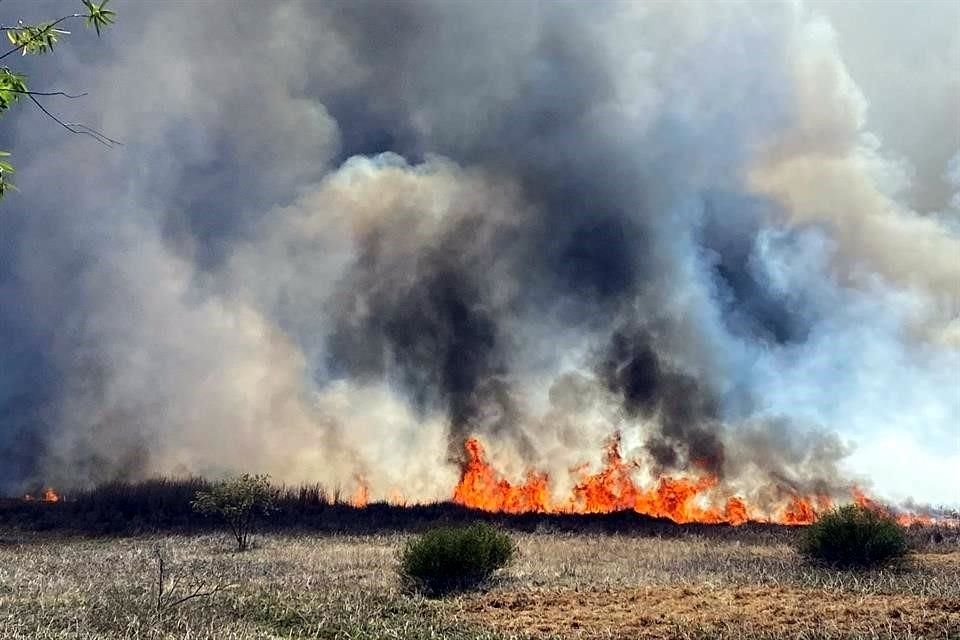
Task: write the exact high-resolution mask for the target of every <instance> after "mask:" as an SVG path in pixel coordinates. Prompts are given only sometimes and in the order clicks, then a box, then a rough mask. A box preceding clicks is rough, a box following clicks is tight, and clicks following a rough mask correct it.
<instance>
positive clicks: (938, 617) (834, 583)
mask: <svg viewBox="0 0 960 640" xmlns="http://www.w3.org/2000/svg"><path fill="white" fill-rule="evenodd" d="M515 538H516V540H517V542H518V545H519V554H518V557H517V560H516V561H515V562H514V563H513V564H512V565H511V566H510V567H509V568H508V569H507V570H505V571H504V572H502V573H501V574H500V575H499V577H498V578H497V579H496V580H495V581H494V583H493V585H492V586H491V587H490V588H488V589H487V590H486V591H484V592H478V593H468V594H463V595H459V596H457V597H453V598H448V599H444V600H439V601H431V600H426V599H423V598H421V597H419V596H417V595H415V594H412V593H408V592H407V591H405V590H404V588H403V585H402V584H401V583H400V581H399V580H398V579H397V577H396V574H395V569H396V566H397V558H398V551H399V550H400V549H401V548H402V546H403V544H404V542H405V541H406V540H407V539H408V537H407V536H406V535H404V534H395V535H375V536H374V535H371V536H362V537H357V536H330V535H325V536H320V535H316V534H308V533H305V534H303V535H294V534H289V533H286V534H282V535H281V534H267V535H262V536H259V537H257V539H256V546H255V548H254V549H253V550H251V551H249V552H246V553H233V552H231V551H230V543H229V541H227V540H225V539H224V537H223V536H214V535H199V536H157V537H136V538H121V539H82V538H58V537H56V536H53V535H50V534H25V533H18V532H6V533H3V532H0V638H4V639H6V638H23V639H27V638H30V639H37V640H45V639H46V640H53V639H57V640H66V639H68V638H71V639H72V638H76V639H80V638H84V639H86V638H91V639H92V638H104V639H106V638H111V639H113V638H177V639H188V638H189V639H197V638H218V639H219V638H224V639H231V638H233V639H237V640H252V639H253V638H345V639H346V638H410V639H420V638H462V639H481V638H490V639H493V638H657V639H661V638H744V639H745V638H755V637H758V638H798V639H799V638H803V639H815V638H816V639H822V638H838V639H839V638H850V639H866V638H908V639H909V638H951V637H960V550H957V549H956V548H955V547H950V548H943V547H942V545H941V546H940V547H938V548H937V549H932V548H931V549H921V550H920V552H919V553H917V554H914V556H913V558H912V559H911V560H910V562H909V563H908V564H906V565H901V566H898V567H894V568H890V569H882V570H876V571H867V572H838V571H835V570H832V569H829V568H826V567H820V566H816V565H812V564H809V563H807V562H805V561H804V560H803V559H802V558H801V557H800V556H799V555H798V554H797V553H796V551H794V549H793V548H792V547H791V546H790V545H789V544H788V543H787V542H785V541H783V540H777V539H776V538H774V539H771V540H753V541H738V540H737V539H736V538H735V537H734V538H732V539H730V538H727V537H725V538H723V539H706V538H700V537H680V538H672V539H660V538H649V537H639V536H637V537H634V536H609V535H603V534H578V535H570V534H555V533H549V532H544V533H524V534H515ZM156 549H159V550H160V553H161V554H162V556H163V557H164V559H165V570H166V573H167V578H166V580H165V592H166V595H165V596H164V599H163V603H164V605H163V606H161V611H160V612H159V613H158V607H157V579H158V575H157V567H158V562H157V557H156ZM934 551H936V553H934ZM174 581H178V582H179V584H178V585H177V587H176V589H175V590H173V591H172V592H171V591H170V589H171V586H172V583H173V582H174ZM197 587H199V588H200V592H201V593H204V592H206V591H211V590H216V591H217V592H216V593H214V594H213V595H210V596H198V597H196V598H193V599H190V600H187V601H185V602H183V603H182V604H180V605H176V606H172V605H171V604H170V603H172V602H175V601H176V600H177V599H178V598H180V597H183V596H185V595H190V594H191V593H193V590H194V589H196V588H197Z"/></svg>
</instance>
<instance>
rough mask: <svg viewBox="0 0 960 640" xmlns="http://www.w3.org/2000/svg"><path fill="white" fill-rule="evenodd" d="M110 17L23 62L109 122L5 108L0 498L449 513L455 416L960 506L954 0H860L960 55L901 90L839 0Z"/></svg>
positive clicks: (708, 467) (51, 7)
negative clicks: (222, 487) (236, 481)
mask: <svg viewBox="0 0 960 640" xmlns="http://www.w3.org/2000/svg"><path fill="white" fill-rule="evenodd" d="M117 4H118V6H117V7H116V9H117V11H118V13H119V16H120V23H119V24H118V25H117V27H116V29H111V30H110V31H109V32H108V34H107V35H106V36H105V38H104V39H103V40H101V41H99V42H98V41H95V39H92V38H87V37H85V36H84V35H83V34H81V33H79V32H78V33H76V34H74V35H72V36H71V38H72V39H73V40H72V41H71V43H70V44H69V45H68V46H64V47H62V49H58V52H57V56H55V57H54V58H49V59H42V60H39V59H37V60H32V61H28V62H27V63H26V64H28V65H30V66H29V68H28V71H29V72H30V74H31V78H32V80H33V84H34V86H36V87H38V88H41V87H43V88H66V89H71V90H74V89H81V88H82V89H83V90H86V91H88V92H89V96H88V97H87V98H85V99H84V100H83V101H71V102H67V103H64V104H59V103H57V105H56V106H57V108H58V109H59V110H63V111H67V110H70V112H71V119H75V120H81V119H82V120H83V121H84V122H87V123H89V124H91V125H93V126H96V127H97V128H100V129H102V130H104V131H106V132H107V133H109V134H110V135H111V136H112V137H115V138H118V139H120V140H122V141H123V143H124V145H123V146H122V147H118V148H116V149H112V150H106V149H101V148H99V147H98V146H96V145H95V144H93V143H91V142H90V141H89V140H87V139H83V138H80V137H64V136H63V135H61V131H58V130H56V129H55V128H54V127H52V126H51V125H50V123H48V122H44V120H43V119H42V117H41V116H40V115H38V114H36V113H32V112H30V111H29V110H27V109H21V110H20V111H19V112H17V113H16V114H11V115H9V116H7V117H6V118H7V119H6V120H5V121H6V123H7V125H6V126H8V127H9V129H8V130H7V131H6V132H4V134H3V135H4V140H3V144H6V145H8V146H9V147H11V148H12V149H13V150H14V151H15V153H16V156H17V160H18V169H19V170H18V178H19V179H18V186H19V187H20V189H21V191H20V192H19V193H16V194H13V195H10V196H7V197H6V198H5V199H4V201H3V203H2V208H0V224H2V228H3V233H2V234H0V296H2V300H3V301H4V302H3V304H2V305H0V344H2V350H0V461H3V464H0V491H4V492H18V491H22V490H23V489H24V488H25V487H29V486H34V485H35V484H36V483H48V484H52V485H54V486H58V487H61V486H62V487H65V488H66V487H74V486H83V485H86V484H90V483H94V482H98V481H102V480H106V479H111V478H137V477H144V476H148V475H151V474H158V473H197V474H212V475H216V474H222V473H230V472H239V471H257V472H268V473H271V474H272V475H273V476H274V477H275V478H276V479H278V480H282V481H291V482H295V481H319V482H323V483H326V484H328V485H330V486H339V487H342V488H344V489H345V490H350V488H352V487H353V486H354V485H355V484H357V483H358V482H362V483H364V484H365V485H366V486H368V487H369V489H370V494H371V497H372V498H374V499H378V498H387V497H390V496H392V495H395V494H396V493H402V494H403V495H404V496H405V497H406V498H407V499H412V500H433V499H446V498H449V497H450V495H451V491H452V488H453V486H454V485H455V483H456V481H457V477H458V473H459V471H458V469H459V467H458V464H459V462H460V456H461V452H462V444H463V441H464V439H465V438H467V437H469V436H473V435H476V436H479V437H481V438H482V439H483V441H484V442H485V443H486V444H487V448H488V452H489V455H490V457H491V459H492V460H494V461H495V463H496V464H497V466H498V468H501V469H503V470H504V472H505V473H506V474H507V475H508V476H511V477H521V476H522V475H523V474H524V473H525V472H526V470H528V469H530V468H538V469H542V470H544V471H548V472H550V473H551V482H553V483H554V485H555V486H554V487H553V488H554V489H556V490H557V491H562V490H563V489H564V487H563V483H564V482H569V480H568V477H569V470H570V469H571V468H574V467H577V466H578V465H582V464H584V463H586V464H588V465H594V466H595V465H597V464H599V462H600V456H601V455H602V449H603V443H604V442H605V441H607V440H608V439H609V438H610V437H611V435H612V434H614V433H619V434H620V435H621V437H622V447H623V451H624V455H625V456H627V457H629V458H630V459H632V460H636V461H637V470H638V473H642V474H646V475H647V476H648V477H649V478H655V477H656V476H657V475H660V474H671V473H711V474H714V475H716V476H717V477H718V478H719V480H720V482H721V484H722V486H723V487H724V488H727V489H729V490H730V491H732V492H736V493H737V494H738V495H742V496H745V497H747V498H748V499H752V500H754V501H756V503H757V504H760V505H769V504H773V503H774V502H775V501H777V500H780V499H782V497H783V496H784V495H789V494H792V493H803V494H806V495H836V496H843V495H845V494H846V493H847V492H849V489H850V487H851V486H852V485H853V484H854V483H859V484H861V485H867V486H872V488H873V491H874V492H876V493H877V494H878V495H880V496H882V497H887V498H891V499H898V500H899V499H905V498H907V497H912V498H914V499H916V500H919V501H926V502H934V503H948V504H956V503H957V501H958V500H960V497H958V496H957V495H956V478H957V477H958V475H960V440H958V436H957V425H958V424H960V388H958V382H957V379H956V374H957V371H960V339H958V336H960V329H958V327H960V259H958V256H960V226H958V217H957V216H958V208H957V204H956V202H957V197H956V195H955V194H956V193H957V192H958V189H957V186H956V184H957V182H956V180H954V181H953V182H951V176H954V177H955V174H956V173H957V171H956V165H957V160H956V158H957V157H960V122H957V119H956V114H957V113H960V111H958V110H956V109H954V110H952V111H949V113H950V114H951V115H944V114H945V113H947V112H946V111H941V110H940V105H939V103H938V104H936V105H934V104H933V101H923V100H917V102H916V103H915V104H914V103H910V104H909V105H904V101H905V100H906V98H905V97H904V96H909V95H911V91H912V89H911V87H912V84H911V83H914V82H916V83H917V84H918V86H919V87H920V88H921V89H922V90H923V91H924V92H925V93H924V95H939V96H945V99H948V100H951V101H953V102H952V104H960V84H958V83H957V81H956V74H955V73H947V72H945V71H944V69H956V68H958V67H960V59H958V55H960V46H958V41H960V38H958V35H957V33H956V31H955V30H953V31H950V32H946V31H943V30H938V29H934V28H933V26H935V24H944V23H945V22H946V23H949V21H952V24H957V22H958V21H960V9H958V8H957V7H955V6H953V5H950V4H949V3H930V4H929V5H924V10H928V11H929V12H930V13H931V14H932V13H942V14H943V16H941V17H940V19H938V20H932V19H931V22H930V23H929V25H928V26H930V34H929V37H924V38H920V37H919V35H917V34H901V33H900V31H899V30H900V29H901V27H900V26H899V24H898V23H897V21H895V20H890V19H889V17H888V16H887V13H884V12H885V11H888V9H885V8H879V9H878V10H877V11H878V13H877V14H876V15H875V19H876V24H877V25H879V26H880V27H882V28H884V29H887V30H889V31H890V32H891V33H890V35H889V38H893V40H890V41H892V42H894V43H896V46H897V47H901V48H902V49H903V50H904V51H912V52H915V51H921V52H923V55H924V56H926V58H924V59H930V60H934V61H942V63H943V64H942V65H941V64H940V63H939V62H938V63H936V64H935V63H933V62H931V64H930V65H929V69H928V72H926V73H923V74H918V75H917V76H916V77H915V76H913V75H905V74H903V75H898V76H896V77H897V79H898V81H897V82H896V83H894V82H892V81H891V80H890V79H889V78H887V76H884V77H883V78H881V77H880V76H879V75H878V74H877V69H878V68H881V67H883V66H884V65H885V64H886V63H887V62H889V61H888V60H886V59H883V58H881V59H874V60H871V59H869V58H868V57H867V54H871V55H873V54H876V53H877V48H876V46H875V43H873V41H872V40H870V39H869V38H866V37H865V36H863V35H862V34H861V33H860V32H859V31H858V29H861V28H862V27H861V25H860V22H859V20H858V21H855V22H853V21H851V20H849V19H848V17H847V16H846V14H845V13H844V11H843V10H841V9H832V8H831V7H829V6H820V5H818V4H814V5H812V6H808V5H802V4H799V3H795V2H786V3H782V4H772V3H767V4H762V5H758V4H755V3H724V4H723V5H713V4H710V5H709V6H708V5H707V4H704V3H671V4H638V3H605V4H603V5H589V4H581V3H566V2H558V3H540V2H532V1H531V2H493V3H489V2H488V3H478V4H474V5H468V4H463V3H456V4H453V3H448V2H430V1H418V2H410V3H383V2H349V3H346V2H343V3H341V2H330V3H316V2H307V1H298V0H286V1H281V2H274V3H270V4H269V5H263V6H259V5H258V7H257V10H256V11H251V10H248V9H247V8H244V7H237V6H235V5H231V4H229V3H215V2H202V3H189V4H182V3H150V4H140V3H122V2H119V0H118V2H117ZM830 4H831V5H832V4H833V3H830ZM888 4H893V3H888ZM886 6H887V5H885V7H886ZM871 7H872V5H871ZM62 9H63V6H62V3H59V2H51V3H49V4H44V3H22V2H21V3H19V4H18V3H16V2H11V3H10V4H9V6H8V3H4V4H3V11H4V12H10V13H11V15H15V16H18V17H19V16H23V17H24V18H25V19H28V18H30V17H31V15H32V14H34V13H37V14H38V15H42V16H49V15H53V14H56V13H58V11H59V12H62ZM867 11H868V13H869V12H871V11H873V9H872V8H871V9H869V10H867ZM18 12H19V13H18ZM44 12H46V13H44ZM923 24H925V25H926V24H928V23H926V22H924V23H923ZM924 28H926V27H924ZM915 36H916V37H915ZM898 37H899V39H898ZM889 38H888V39H889ZM880 53H883V54H885V55H887V56H891V57H893V56H896V55H897V50H896V47H888V48H886V49H883V50H881V51H880ZM41 63H42V64H41ZM947 64H949V65H950V66H944V65H947ZM859 73H863V74H864V77H865V84H864V85H863V86H861V85H860V84H859V82H860V77H859V75H858V74H859ZM875 106H876V109H875ZM925 109H930V110H931V111H930V114H929V116H930V117H929V118H928V117H927V115H928V114H927V113H926V112H925V111H924V110H925ZM904 110H906V111H908V113H909V117H907V118H904V117H896V118H895V117H893V116H892V115H891V114H896V113H903V111H904ZM951 116H952V117H951ZM875 121H876V122H878V123H879V125H878V127H879V128H875V127H874V122H875ZM887 138H889V139H890V140H892V141H893V146H888V145H887V144H886V139H887ZM928 141H929V144H928ZM905 451H906V452H909V455H908V456H905V455H904V453H903V452H905ZM871 482H872V484H871Z"/></svg>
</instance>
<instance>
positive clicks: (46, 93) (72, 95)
mask: <svg viewBox="0 0 960 640" xmlns="http://www.w3.org/2000/svg"><path fill="white" fill-rule="evenodd" d="M6 91H9V92H10V93H19V94H21V95H24V96H63V97H64V98H70V99H72V100H75V99H77V98H82V97H84V96H86V95H89V94H88V93H87V92H86V91H84V92H83V93H67V92H66V91H18V90H16V89H6Z"/></svg>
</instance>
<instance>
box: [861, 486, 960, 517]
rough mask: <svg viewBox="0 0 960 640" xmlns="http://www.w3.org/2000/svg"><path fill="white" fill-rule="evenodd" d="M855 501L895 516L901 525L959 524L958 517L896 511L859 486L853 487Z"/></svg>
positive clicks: (865, 506) (889, 515)
mask: <svg viewBox="0 0 960 640" xmlns="http://www.w3.org/2000/svg"><path fill="white" fill-rule="evenodd" d="M852 493H853V501H854V502H855V503H856V504H858V505H860V506H861V507H863V508H864V509H870V510H871V511H875V512H877V513H880V514H883V515H885V516H887V517H888V518H893V519H894V520H896V521H897V522H898V523H899V524H900V525H902V526H904V527H909V526H910V525H912V524H918V525H932V524H942V525H946V526H957V521H956V519H946V518H942V519H938V518H934V517H933V516H930V515H927V514H922V513H907V512H894V511H893V509H891V508H890V507H888V506H886V505H884V504H880V503H879V502H877V501H876V500H873V499H871V498H869V497H867V495H866V494H865V493H864V492H863V491H862V490H861V489H860V488H859V487H854V488H853V491H852Z"/></svg>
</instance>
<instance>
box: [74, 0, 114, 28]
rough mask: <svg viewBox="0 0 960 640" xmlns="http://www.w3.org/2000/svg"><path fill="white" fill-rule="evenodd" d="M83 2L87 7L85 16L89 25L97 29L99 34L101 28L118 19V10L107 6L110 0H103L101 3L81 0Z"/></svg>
mask: <svg viewBox="0 0 960 640" xmlns="http://www.w3.org/2000/svg"><path fill="white" fill-rule="evenodd" d="M81 2H83V6H85V7H86V8H87V15H86V16H84V17H85V18H86V20H87V26H88V27H93V28H94V29H96V31H97V35H98V36H99V35H100V29H101V28H105V27H107V26H108V25H111V24H113V22H114V20H116V15H117V14H116V12H115V11H111V10H110V9H107V8H106V7H107V4H108V3H109V2H110V0H103V2H101V3H100V4H97V3H95V2H94V1H93V0H81Z"/></svg>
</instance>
